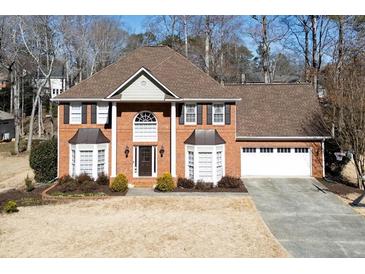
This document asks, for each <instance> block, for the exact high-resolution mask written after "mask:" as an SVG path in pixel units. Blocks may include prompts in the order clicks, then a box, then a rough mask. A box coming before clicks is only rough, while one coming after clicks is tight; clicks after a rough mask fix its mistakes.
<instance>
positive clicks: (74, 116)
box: [70, 103, 82, 124]
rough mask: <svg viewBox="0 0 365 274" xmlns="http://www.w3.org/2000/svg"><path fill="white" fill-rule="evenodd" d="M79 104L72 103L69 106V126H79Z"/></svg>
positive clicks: (80, 110)
mask: <svg viewBox="0 0 365 274" xmlns="http://www.w3.org/2000/svg"><path fill="white" fill-rule="evenodd" d="M81 113H82V109H81V104H80V103H72V104H71V105H70V124H81Z"/></svg>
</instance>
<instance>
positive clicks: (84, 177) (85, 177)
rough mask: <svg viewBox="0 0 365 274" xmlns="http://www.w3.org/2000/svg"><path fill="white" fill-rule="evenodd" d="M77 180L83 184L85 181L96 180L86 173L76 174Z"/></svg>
mask: <svg viewBox="0 0 365 274" xmlns="http://www.w3.org/2000/svg"><path fill="white" fill-rule="evenodd" d="M76 181H77V182H78V183H79V184H82V183H83V182H90V181H94V180H93V178H91V177H90V176H89V175H87V174H86V173H81V174H80V175H79V176H76Z"/></svg>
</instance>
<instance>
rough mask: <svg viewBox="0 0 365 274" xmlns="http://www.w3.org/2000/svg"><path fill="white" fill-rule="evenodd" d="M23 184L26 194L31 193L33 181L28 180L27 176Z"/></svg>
mask: <svg viewBox="0 0 365 274" xmlns="http://www.w3.org/2000/svg"><path fill="white" fill-rule="evenodd" d="M24 183H25V188H26V190H27V191H28V192H31V191H32V190H33V189H34V185H33V181H32V179H30V178H29V176H28V175H27V177H26V178H25V179H24Z"/></svg>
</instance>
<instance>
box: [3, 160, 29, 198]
mask: <svg viewBox="0 0 365 274" xmlns="http://www.w3.org/2000/svg"><path fill="white" fill-rule="evenodd" d="M27 174H28V175H29V177H31V178H33V176H34V175H33V170H32V169H31V168H30V166H29V155H27V154H21V155H19V156H10V155H8V154H6V153H0V192H1V191H5V190H8V189H11V188H17V187H21V186H24V179H25V177H27Z"/></svg>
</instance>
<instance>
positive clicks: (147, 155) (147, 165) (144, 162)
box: [138, 146, 152, 176]
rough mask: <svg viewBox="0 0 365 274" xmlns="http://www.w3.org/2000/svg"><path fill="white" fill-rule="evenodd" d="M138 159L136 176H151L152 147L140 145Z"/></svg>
mask: <svg viewBox="0 0 365 274" xmlns="http://www.w3.org/2000/svg"><path fill="white" fill-rule="evenodd" d="M138 159H139V163H138V164H139V171H138V176H152V147H151V146H140V147H139V155H138Z"/></svg>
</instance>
